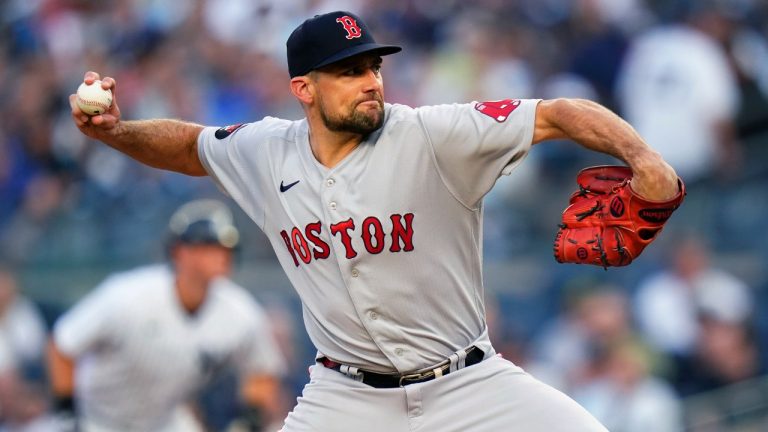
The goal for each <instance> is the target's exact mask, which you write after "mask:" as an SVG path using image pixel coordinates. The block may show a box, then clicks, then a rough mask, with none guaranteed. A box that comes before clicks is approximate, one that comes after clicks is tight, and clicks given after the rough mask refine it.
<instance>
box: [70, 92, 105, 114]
mask: <svg viewBox="0 0 768 432" xmlns="http://www.w3.org/2000/svg"><path fill="white" fill-rule="evenodd" d="M77 101H78V102H80V103H82V104H84V105H96V106H97V107H99V108H102V109H104V111H106V110H107V109H109V105H107V104H105V103H104V102H99V101H96V100H93V99H83V98H81V97H80V96H78V97H77Z"/></svg>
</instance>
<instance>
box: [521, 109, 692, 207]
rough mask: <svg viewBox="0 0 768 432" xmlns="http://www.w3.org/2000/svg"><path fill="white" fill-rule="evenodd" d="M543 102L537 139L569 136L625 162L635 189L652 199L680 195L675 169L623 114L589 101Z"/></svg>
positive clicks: (585, 145) (592, 148)
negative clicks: (618, 114)
mask: <svg viewBox="0 0 768 432" xmlns="http://www.w3.org/2000/svg"><path fill="white" fill-rule="evenodd" d="M542 104H546V105H545V106H543V107H542V108H543V109H542V110H541V113H542V115H543V118H542V119H539V118H537V129H538V127H539V126H542V130H541V131H539V130H537V132H539V133H537V136H536V137H535V138H534V140H535V141H536V140H538V141H541V140H543V139H557V138H568V139H571V140H573V141H576V142H577V143H579V144H581V145H582V146H584V147H585V148H588V149H590V150H594V151H597V152H601V153H605V154H609V155H611V156H613V157H615V158H617V159H620V160H622V161H624V162H625V163H626V164H627V165H629V166H630V167H631V168H632V171H633V181H632V188H633V189H634V190H635V192H637V193H638V194H640V195H641V196H643V197H645V198H647V199H649V200H666V199H669V198H672V197H673V196H675V195H676V194H677V192H678V187H677V174H676V173H675V171H674V169H672V167H671V166H670V165H669V164H667V163H666V162H665V161H664V160H663V159H662V157H661V155H659V153H658V152H657V151H655V150H654V149H652V148H651V147H650V146H649V145H648V144H646V142H645V141H644V140H643V139H642V137H640V135H639V134H638V133H637V131H635V129H634V128H632V126H631V125H630V124H629V123H627V122H626V121H625V120H623V119H622V118H621V117H619V116H617V115H616V114H614V113H613V112H611V111H610V110H608V109H607V108H605V107H603V106H602V105H599V104H597V103H595V102H591V101H587V100H579V99H557V100H553V101H545V102H542ZM537 117H538V112H537ZM539 120H541V122H540V121H539Z"/></svg>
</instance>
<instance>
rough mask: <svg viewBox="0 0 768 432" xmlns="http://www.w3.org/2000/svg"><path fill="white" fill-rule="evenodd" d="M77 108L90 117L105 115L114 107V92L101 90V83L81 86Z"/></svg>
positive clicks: (78, 90)
mask: <svg viewBox="0 0 768 432" xmlns="http://www.w3.org/2000/svg"><path fill="white" fill-rule="evenodd" d="M76 101H77V106H78V107H80V110H81V111H82V112H84V113H86V114H88V115H97V114H103V113H104V112H106V111H107V110H109V107H110V106H111V105H112V90H104V89H103V88H101V81H99V80H96V81H94V82H93V84H91V85H88V84H86V83H82V84H80V87H78V88H77V99H76Z"/></svg>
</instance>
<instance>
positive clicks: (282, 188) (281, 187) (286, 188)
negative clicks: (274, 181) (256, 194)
mask: <svg viewBox="0 0 768 432" xmlns="http://www.w3.org/2000/svg"><path fill="white" fill-rule="evenodd" d="M300 181H301V180H296V181H295V182H293V183H288V184H287V185H284V184H283V182H282V181H280V192H285V191H287V190H288V189H290V188H292V187H294V186H296V183H298V182H300Z"/></svg>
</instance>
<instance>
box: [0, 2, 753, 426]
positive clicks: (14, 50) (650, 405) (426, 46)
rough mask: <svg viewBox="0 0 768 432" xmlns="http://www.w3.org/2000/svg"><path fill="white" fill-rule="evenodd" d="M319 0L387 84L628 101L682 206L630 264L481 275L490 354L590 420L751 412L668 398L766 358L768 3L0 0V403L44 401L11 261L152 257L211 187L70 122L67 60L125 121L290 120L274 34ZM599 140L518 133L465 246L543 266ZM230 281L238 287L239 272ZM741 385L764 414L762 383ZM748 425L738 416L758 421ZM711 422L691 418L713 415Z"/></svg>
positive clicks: (16, 417) (495, 95) (429, 92)
mask: <svg viewBox="0 0 768 432" xmlns="http://www.w3.org/2000/svg"><path fill="white" fill-rule="evenodd" d="M338 9H348V10H352V11H355V12H356V13H358V14H360V15H361V16H363V17H365V18H366V22H367V23H368V24H369V25H370V26H371V27H372V30H373V31H374V32H375V33H376V36H377V39H378V40H380V41H382V42H384V43H395V44H399V45H402V46H403V47H404V51H403V53H402V54H400V55H397V56H391V57H387V59H386V61H385V63H384V68H383V73H384V78H385V85H386V95H387V99H388V100H389V102H392V103H403V104H408V105H412V106H417V105H423V104H437V103H452V102H468V101H472V100H497V99H503V98H508V97H512V98H554V97H580V98H587V99H592V100H595V101H598V102H600V103H602V104H604V105H606V106H608V107H610V108H611V109H613V110H615V111H616V112H617V113H619V114H620V115H622V116H623V117H624V118H626V119H627V120H628V121H629V122H630V123H631V124H632V125H633V126H634V127H635V128H637V129H638V131H639V132H640V133H641V135H642V136H643V137H645V138H646V140H647V141H648V142H649V143H650V144H651V145H652V146H653V147H654V148H656V149H657V150H658V151H659V152H661V153H662V154H663V155H664V157H665V158H666V159H667V160H668V161H669V162H670V163H671V164H672V165H673V166H674V167H675V169H676V170H677V171H678V173H679V174H680V175H681V177H682V178H683V179H684V180H685V181H686V184H687V185H688V190H689V195H688V197H687V199H686V202H685V203H684V205H683V207H682V208H681V209H680V210H678V212H677V213H676V214H675V216H674V217H673V218H672V220H671V221H670V223H669V224H668V227H667V231H666V232H665V234H664V235H662V239H660V240H659V242H658V243H659V244H658V245H654V246H653V247H651V248H649V249H648V250H647V251H646V252H645V255H644V257H643V259H642V260H639V261H638V263H637V265H635V264H633V266H632V267H630V268H628V269H626V270H624V269H621V270H612V271H610V272H607V273H603V272H602V270H599V272H600V273H596V272H593V271H591V270H587V269H585V268H582V267H577V266H569V267H568V268H564V267H566V266H559V267H557V269H556V270H554V271H553V272H554V274H549V275H548V277H547V278H542V279H539V280H537V281H536V282H535V283H533V284H532V285H533V286H529V287H526V289H527V291H526V293H525V294H524V295H521V294H520V293H519V291H520V290H519V289H517V288H518V287H517V286H515V282H512V281H508V282H509V284H508V285H505V284H504V283H503V282H502V283H499V282H497V281H496V280H495V279H494V278H493V277H490V278H489V291H490V293H489V296H491V297H493V296H497V297H498V301H497V302H495V303H494V304H495V305H496V308H495V310H491V311H489V313H491V312H492V313H493V315H495V319H494V320H493V321H494V322H495V324H496V326H495V328H494V330H495V331H494V335H492V336H493V337H494V338H495V341H496V343H497V345H499V347H504V349H501V351H502V352H504V353H505V355H507V356H508V357H511V358H513V359H514V360H515V361H517V362H519V363H521V364H522V365H523V366H524V367H526V368H528V369H529V370H531V371H532V372H534V374H536V375H537V376H539V377H540V378H542V379H544V380H545V381H547V382H549V383H550V384H553V385H555V386H556V387H558V388H560V389H562V390H564V391H566V392H568V394H570V395H571V396H573V397H574V398H576V399H577V400H578V401H579V402H580V403H582V404H583V405H584V406H586V407H587V408H588V409H589V410H590V411H592V412H593V413H594V414H595V415H596V416H598V418H599V419H600V420H602V421H603V422H605V424H606V425H607V426H608V427H609V429H610V430H612V431H619V432H621V431H626V432H633V431H657V432H663V431H673V430H680V429H681V428H682V427H683V424H688V425H689V426H690V425H691V424H695V422H696V421H697V419H699V418H698V417H697V416H704V417H706V418H704V419H703V420H701V422H702V424H709V425H710V426H711V425H712V424H715V423H713V422H717V421H720V422H725V423H727V424H733V425H735V424H737V423H739V422H743V421H752V420H754V419H753V416H751V414H754V413H753V412H751V411H750V412H747V413H746V414H744V415H741V416H735V415H726V414H724V415H723V417H722V418H720V417H717V416H715V420H712V419H711V418H710V417H709V416H711V415H712V414H711V412H709V413H705V414H699V413H691V412H689V411H687V410H686V409H685V407H686V405H685V404H684V403H685V401H688V400H691V399H690V398H692V397H694V395H701V394H706V393H707V392H709V393H711V392H713V391H717V390H718V389H722V388H727V387H728V386H729V385H733V384H736V383H740V382H745V381H748V380H750V379H755V378H757V377H760V376H762V375H764V374H765V372H766V371H765V369H766V364H767V363H766V354H767V353H768V346H766V345H767V343H766V340H768V337H766V336H768V331H766V329H767V328H768V319H766V318H765V317H761V316H760V314H759V311H760V308H761V307H762V308H763V310H765V307H766V306H768V296H766V294H765V292H766V291H768V278H767V277H766V274H765V272H764V270H763V268H764V267H766V266H765V265H764V263H765V262H766V260H768V247H767V246H766V245H768V229H766V228H765V224H764V220H765V219H766V217H768V200H766V199H765V196H766V194H765V190H766V187H768V3H767V2H765V1H763V0H473V1H459V0H441V1H435V0H392V1H386V2H383V1H374V0H281V1H275V0H174V1H163V0H100V1H93V0H5V1H3V2H0V264H2V267H0V375H2V376H0V421H2V424H5V425H6V427H9V426H7V425H13V424H18V423H23V420H24V419H26V418H31V417H34V415H36V414H38V413H40V412H44V411H45V409H46V405H45V403H46V398H45V395H46V387H45V376H44V375H45V374H44V373H43V370H42V368H41V367H40V361H41V360H40V359H41V357H42V350H43V346H44V341H45V337H46V331H47V328H48V327H49V326H50V321H51V318H50V317H49V316H47V315H46V313H47V311H46V310H45V309H44V310H43V311H42V312H43V313H42V314H40V312H39V311H36V309H35V300H36V299H35V298H26V297H25V296H24V293H25V286H24V284H23V283H22V282H23V281H24V280H26V279H29V278H28V277H27V276H29V275H34V274H39V273H40V272H45V271H47V269H50V268H59V269H60V268H64V269H67V268H72V269H75V268H82V267H88V268H92V267H99V266H101V267H104V268H116V267H120V268H124V267H127V266H128V265H129V264H135V263H141V262H145V261H146V260H147V258H148V257H154V258H157V257H161V256H162V255H161V253H162V248H161V247H160V245H159V244H158V241H157V240H158V239H159V238H162V236H163V233H164V230H165V223H166V221H167V220H168V216H169V214H170V213H171V212H172V210H173V209H174V208H176V207H177V206H178V204H180V203H182V202H185V201H188V200H190V199H193V198H199V197H205V196H220V193H219V192H218V191H217V190H216V189H215V187H214V186H213V184H212V183H211V182H209V181H206V180H205V179H191V178H185V177H182V176H179V175H176V174H173V173H167V172H161V171H158V170H155V169H151V168H147V167H144V166H141V165H139V164H137V163H135V162H133V161H131V160H129V159H128V158H126V157H124V156H122V155H121V154H119V153H117V152H115V151H113V150H111V149H109V148H108V147H106V146H104V145H102V144H99V143H95V142H92V141H89V140H88V139H86V138H85V137H84V136H82V135H81V134H80V133H79V132H78V131H77V129H76V128H75V127H74V126H73V124H72V122H71V120H70V117H69V105H68V99H67V98H68V95H69V94H70V93H73V92H74V90H75V89H76V88H77V86H78V84H79V83H80V81H81V80H82V77H83V73H84V72H85V71H86V70H95V71H98V72H99V73H101V74H102V75H104V76H113V77H115V78H116V80H117V83H118V87H117V96H116V97H117V99H118V100H119V103H120V106H121V109H122V112H123V116H124V118H127V119H140V118H153V117H172V118H182V119H186V120H191V121H196V122H200V123H202V124H208V125H221V126H224V125H228V124H233V123H240V122H248V121H254V120H257V119H260V118H261V117H263V116H266V115H272V116H278V117H285V118H293V119H296V118H300V117H301V116H302V113H301V110H300V107H299V105H298V103H297V102H296V101H295V100H293V98H292V96H291V94H290V92H289V91H288V85H287V81H288V74H287V69H286V61H285V45H284V44H285V40H286V39H287V37H288V34H289V33H290V31H291V30H292V29H293V28H295V27H296V25H298V24H299V23H300V22H301V21H302V20H303V19H305V18H307V17H309V16H312V15H314V14H315V13H318V12H326V11H330V10H338ZM615 162H616V161H612V160H610V159H607V158H605V157H604V156H601V155H597V154H592V153H589V152H586V151H583V150H581V149H580V148H579V147H578V146H576V145H574V144H572V143H567V142H555V143H549V144H545V145H543V146H537V148H535V149H534V150H533V151H532V152H531V154H530V155H529V156H528V159H527V161H526V162H525V163H523V164H522V165H521V166H520V168H519V169H518V170H516V171H515V172H514V173H513V175H512V176H511V177H509V178H503V179H500V180H499V182H498V183H497V187H496V188H495V189H494V190H493V191H492V192H491V194H490V195H489V196H488V197H487V199H486V207H485V217H486V226H485V247H486V260H487V261H489V262H501V263H510V264H512V263H515V262H518V261H520V260H528V261H525V262H532V263H534V264H533V266H534V267H537V268H547V269H551V268H552V267H553V266H555V264H554V262H553V261H552V259H551V256H550V253H549V247H550V245H551V237H552V235H553V234H554V231H555V230H554V227H555V224H556V223H557V218H558V215H559V213H560V211H562V207H563V206H564V204H565V203H566V202H567V196H568V195H569V194H570V192H571V190H572V189H574V188H575V183H574V181H573V179H574V178H575V174H576V173H577V172H578V170H579V169H581V168H583V167H586V166H589V165H594V164H601V163H615ZM760 196H763V198H759V197H760ZM543 197H546V199H543ZM241 217H242V215H241ZM240 226H241V228H242V229H243V231H244V237H245V238H246V244H247V246H246V247H244V248H243V251H242V252H243V257H242V259H241V265H242V266H243V267H247V266H248V262H249V260H258V261H267V262H269V261H270V260H273V255H272V252H271V249H270V246H269V245H268V244H267V242H266V240H265V239H264V238H263V237H261V236H260V234H259V233H257V232H256V228H255V225H253V224H248V223H242V224H240ZM274 265H275V266H276V265H277V264H276V261H275V262H274ZM57 274H62V275H66V274H67V273H66V271H64V272H59V273H57ZM491 276H493V275H491ZM31 279H34V278H31ZM63 279H64V280H61V281H58V282H57V285H56V286H55V287H48V289H49V290H55V292H56V295H58V296H60V299H61V300H60V304H58V305H57V306H58V307H59V308H61V309H64V308H66V307H67V306H68V305H69V304H71V302H72V300H73V297H76V296H77V295H79V294H72V293H73V292H75V293H77V292H79V293H82V292H83V290H87V289H89V288H90V287H82V286H73V282H72V281H68V280H67V278H63ZM496 279H499V278H496ZM247 282H252V283H253V284H252V287H251V288H252V289H253V290H254V292H255V293H256V295H257V297H258V295H259V291H260V289H261V288H260V287H259V286H258V280H256V281H247ZM530 292H533V294H531V293H530ZM68 293H69V294H68ZM286 295H288V294H286ZM49 299H50V297H49ZM38 303H39V302H38ZM525 305H530V306H531V307H530V308H528V309H526V310H523V309H524V308H525ZM532 311H536V312H535V313H534V312H532ZM273 314H274V317H275V320H276V321H277V322H279V323H282V324H281V325H278V326H277V328H278V329H280V330H281V331H284V332H285V334H284V335H282V336H281V337H279V338H278V339H279V340H282V341H283V348H284V349H285V351H288V352H289V353H288V355H287V357H288V358H289V361H291V362H292V363H293V364H292V365H291V367H294V368H295V370H296V377H295V381H296V382H297V383H303V381H304V380H305V378H306V377H305V376H304V375H303V370H304V369H303V366H302V365H304V364H306V363H308V362H310V361H311V356H312V352H311V350H308V349H306V347H297V346H296V343H295V340H296V339H299V340H304V339H301V338H300V337H297V336H295V335H292V334H291V333H292V332H294V333H295V332H302V331H303V330H301V329H300V328H301V326H300V324H298V323H297V322H296V321H297V320H299V319H300V318H299V316H298V314H294V315H292V313H291V309H290V308H287V309H279V308H277V309H275V310H274V311H273ZM286 385H287V386H289V387H290V386H294V385H295V383H287V384H286ZM765 393H766V391H765V389H763V394H765ZM20 401H21V402H20ZM25 401H27V402H25ZM756 403H757V402H755V401H754V400H749V401H747V405H749V406H754V405H755V404H756ZM761 403H762V404H763V405H760V406H762V410H763V411H762V413H763V414H764V415H766V417H768V414H766V411H768V401H765V400H763V401H762V402H761ZM750 404H751V405H750ZM758 405H759V404H758ZM717 408H718V409H721V408H725V406H724V404H720V405H718V406H717ZM745 418H746V420H745ZM707 422H709V423H707ZM725 423H723V424H725ZM761 425H762V426H761V427H762V429H755V430H765V428H768V421H763V423H761ZM713 427H715V429H706V428H702V429H696V430H728V429H723V428H725V427H729V426H722V427H723V428H721V429H716V428H717V427H718V426H717V425H716V424H715V426H713ZM734 427H736V426H734ZM1 429H2V427H0V430H1ZM734 430H735V429H734Z"/></svg>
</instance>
